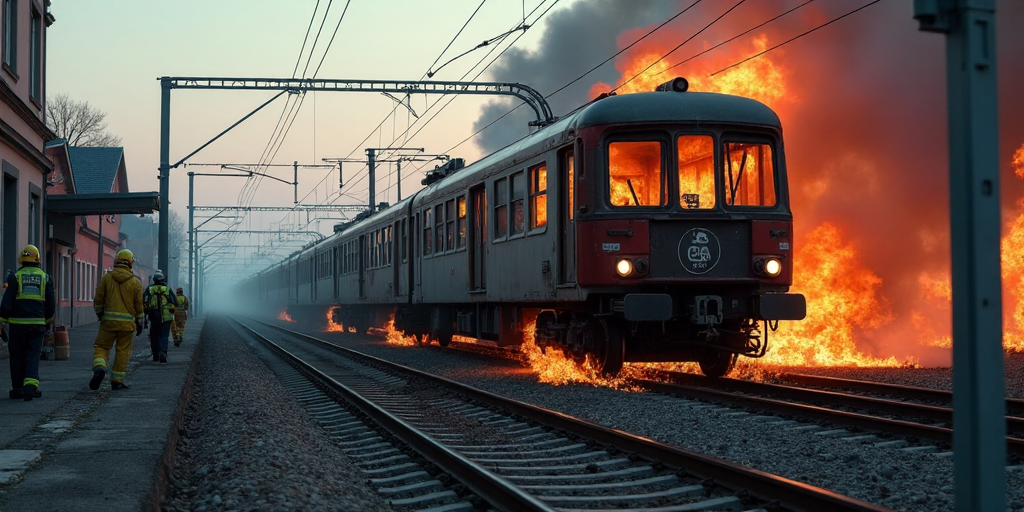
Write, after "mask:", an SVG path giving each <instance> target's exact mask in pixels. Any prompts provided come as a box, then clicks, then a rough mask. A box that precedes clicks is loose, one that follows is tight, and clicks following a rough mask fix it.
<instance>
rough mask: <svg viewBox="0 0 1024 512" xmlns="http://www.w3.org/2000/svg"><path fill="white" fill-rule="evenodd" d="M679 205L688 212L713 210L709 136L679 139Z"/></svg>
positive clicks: (712, 145) (712, 151) (712, 152)
mask: <svg viewBox="0 0 1024 512" xmlns="http://www.w3.org/2000/svg"><path fill="white" fill-rule="evenodd" d="M678 156H679V204H680V206H682V207H683V208H687V209H711V208H714V207H715V143H714V139H712V138H711V136H710V135H682V136H680V137H679V155H678Z"/></svg>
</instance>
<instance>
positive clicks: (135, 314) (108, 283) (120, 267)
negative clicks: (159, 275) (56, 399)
mask: <svg viewBox="0 0 1024 512" xmlns="http://www.w3.org/2000/svg"><path fill="white" fill-rule="evenodd" d="M134 261H135V257H134V255H133V254H132V252H131V251H129V250H127V249H124V250H122V251H121V252H119V253H117V261H116V262H115V264H114V270H111V271H110V272H108V273H107V274H106V275H104V276H103V278H102V279H100V284H99V285H98V286H97V287H96V295H95V297H94V298H93V308H94V310H95V311H96V317H97V318H99V320H100V330H99V332H98V333H96V342H95V343H94V344H93V360H92V371H93V376H92V380H90V381H89V389H99V388H100V383H102V382H103V377H104V375H105V374H106V369H107V361H108V360H109V359H110V350H111V349H112V348H113V347H114V345H115V344H116V345H117V353H116V355H115V356H114V357H115V359H114V367H113V369H112V371H111V373H110V389H114V390H119V389H128V386H127V385H125V383H124V377H125V372H126V370H127V369H128V359H129V358H130V357H131V354H132V339H133V338H134V336H133V334H134V335H139V334H142V322H143V320H144V319H145V316H144V314H143V312H144V309H143V305H142V283H141V282H140V281H139V278H137V277H135V275H134V274H132V270H131V269H132V264H133V263H134ZM133 331H134V333H133Z"/></svg>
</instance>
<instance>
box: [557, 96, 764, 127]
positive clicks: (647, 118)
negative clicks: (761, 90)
mask: <svg viewBox="0 0 1024 512" xmlns="http://www.w3.org/2000/svg"><path fill="white" fill-rule="evenodd" d="M631 122H636V123H640V122H643V123H660V122H684V123H692V122H704V123H739V124H754V125H765V126H774V127H781V126H782V123H781V122H780V121H779V116H778V115H776V114H775V112H774V111H772V109H770V108H768V106H767V105H765V104H764V103H761V102H759V101H757V100H752V99H750V98H744V97H742V96H732V95H728V94H718V93H713V92H647V93H637V94H620V95H617V96H610V97H607V98H604V99H602V100H600V101H595V102H593V103H591V104H590V105H587V106H586V107H584V108H583V109H581V110H580V111H579V112H578V117H577V121H576V126H577V128H579V127H583V126H591V125H599V124H609V123H631Z"/></svg>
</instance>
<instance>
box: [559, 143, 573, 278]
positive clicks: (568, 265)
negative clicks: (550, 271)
mask: <svg viewBox="0 0 1024 512" xmlns="http://www.w3.org/2000/svg"><path fill="white" fill-rule="evenodd" d="M573 157H574V155H573V152H572V151H566V152H564V153H562V157H561V158H560V159H559V167H560V168H559V172H558V179H559V183H558V185H559V186H558V189H559V194H558V195H559V200H558V221H559V224H560V225H561V228H562V230H561V231H562V233H561V234H562V236H561V240H560V243H559V246H560V247H559V248H560V250H561V255H560V257H559V265H558V268H559V271H558V274H559V275H558V277H559V284H568V283H575V282H576V215H575V208H576V180H575V178H576V176H575V165H576V162H575V160H574V158H573Z"/></svg>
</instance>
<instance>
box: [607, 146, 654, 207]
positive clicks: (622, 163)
mask: <svg viewBox="0 0 1024 512" xmlns="http://www.w3.org/2000/svg"><path fill="white" fill-rule="evenodd" d="M664 190H665V183H664V180H663V179H662V172H661V143H660V142H653V141H652V142H612V143H611V144H609V145H608V199H609V200H610V201H611V204H612V206H629V207H636V206H664V205H665V195H666V194H665V193H664Z"/></svg>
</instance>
